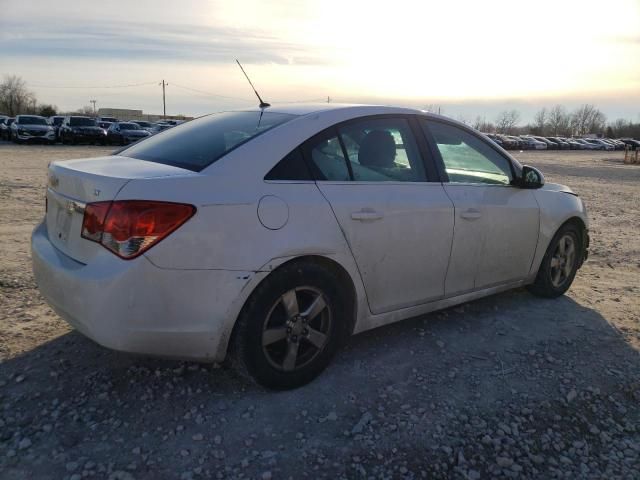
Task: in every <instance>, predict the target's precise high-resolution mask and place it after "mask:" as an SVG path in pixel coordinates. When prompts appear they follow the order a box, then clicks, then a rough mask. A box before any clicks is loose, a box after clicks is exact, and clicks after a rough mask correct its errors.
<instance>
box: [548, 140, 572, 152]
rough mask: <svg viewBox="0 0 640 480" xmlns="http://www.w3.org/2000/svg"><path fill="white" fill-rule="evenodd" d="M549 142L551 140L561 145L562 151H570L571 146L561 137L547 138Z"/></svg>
mask: <svg viewBox="0 0 640 480" xmlns="http://www.w3.org/2000/svg"><path fill="white" fill-rule="evenodd" d="M547 140H550V141H552V142H554V143H556V144H558V145H559V148H560V150H570V149H571V145H569V142H567V141H566V140H563V139H562V138H560V137H547Z"/></svg>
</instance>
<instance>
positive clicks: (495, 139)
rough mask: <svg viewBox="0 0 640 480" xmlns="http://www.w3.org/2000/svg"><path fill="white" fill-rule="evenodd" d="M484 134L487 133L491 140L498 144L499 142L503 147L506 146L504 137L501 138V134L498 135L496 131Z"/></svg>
mask: <svg viewBox="0 0 640 480" xmlns="http://www.w3.org/2000/svg"><path fill="white" fill-rule="evenodd" d="M483 135H486V136H487V137H489V138H490V139H491V140H493V141H494V142H495V143H496V144H498V145H500V146H501V147H502V148H504V142H503V141H502V139H501V138H500V136H499V135H496V134H495V133H483Z"/></svg>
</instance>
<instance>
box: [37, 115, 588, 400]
mask: <svg viewBox="0 0 640 480" xmlns="http://www.w3.org/2000/svg"><path fill="white" fill-rule="evenodd" d="M47 206H48V208H47V213H46V218H45V219H44V221H43V222H42V224H40V225H39V226H37V227H36V229H35V230H34V232H33V236H32V257H33V269H34V273H35V278H36V281H37V283H38V286H39V288H40V291H41V292H42V294H43V295H44V297H45V298H46V299H47V301H48V302H49V304H50V305H51V306H52V307H53V308H54V309H55V311H56V312H58V314H59V315H60V316H61V317H63V318H64V319H66V320H67V321H68V322H69V323H70V324H71V325H73V326H74V327H76V328H77V329H78V330H79V331H80V332H82V333H83V334H85V335H86V336H88V337H90V338H92V339H94V340H95V341H96V342H98V343H100V344H102V345H104V346H106V347H109V348H113V349H117V350H122V351H127V352H136V353H143V354H152V355H161V356H168V357H175V358H186V359H194V360H204V361H216V362H221V361H222V360H224V359H225V358H226V357H229V358H230V359H232V360H233V362H232V363H233V364H235V365H237V366H238V367H239V368H240V369H241V370H242V371H243V372H248V373H249V374H250V375H251V376H252V377H253V378H254V379H256V380H257V381H258V382H259V383H261V384H263V385H266V386H268V387H271V388H291V387H296V386H299V385H302V384H304V383H306V382H309V381H310V380H312V379H313V378H314V377H315V376H317V375H318V374H319V373H320V372H321V371H322V370H323V369H324V368H325V367H326V366H327V364H328V363H329V361H330V359H331V357H332V356H333V355H334V353H335V352H336V351H337V349H338V348H339V346H340V345H341V344H342V343H343V342H344V340H345V339H346V338H348V337H349V335H351V334H353V333H357V332H362V331H364V330H368V329H371V328H375V327H378V326H381V325H385V324H388V323H391V322H395V321H398V320H402V319H405V318H409V317H414V316H416V315H421V314H424V313H426V312H430V311H433V310H437V309H441V308H446V307H449V306H452V305H456V304H459V303H462V302H467V301H469V300H473V299H476V298H480V297H483V296H486V295H490V294H494V293H496V292H500V291H504V290H507V289H511V288H515V287H520V286H528V288H529V289H530V290H531V291H532V292H533V293H535V294H538V295H542V296H545V297H556V296H559V295H562V294H563V293H564V292H565V291H566V290H567V289H568V288H569V286H570V285H571V283H572V281H573V279H574V276H575V275H576V271H577V269H578V268H579V267H580V265H581V264H582V262H583V261H584V259H585V258H586V256H587V247H588V243H589V236H588V230H587V228H588V220H587V215H586V211H585V207H584V205H583V203H582V201H581V200H580V198H578V196H577V195H576V194H574V193H573V192H572V191H571V190H570V189H569V188H567V187H565V186H561V185H554V184H546V185H545V184H544V178H543V176H542V174H541V173H540V172H539V171H538V170H536V169H535V168H532V167H527V166H522V165H520V164H519V163H518V162H517V161H516V160H515V159H514V158H512V157H511V156H510V155H509V154H508V153H507V152H506V151H504V150H503V149H502V148H500V147H499V146H497V145H496V144H495V143H493V142H491V141H490V140H489V139H488V138H487V137H485V136H484V135H482V134H480V133H478V132H476V131H475V130H473V129H470V128H469V127H467V126H465V125H463V124H461V123H458V122H455V121H453V120H450V119H448V118H445V117H441V116H437V115H433V114H429V113H424V112H421V111H416V110H410V109H404V108H392V107H378V106H348V105H346V106H345V105H334V104H323V105H298V106H293V107H291V106H289V107H269V108H265V109H255V110H248V111H236V112H226V113H219V114H214V115H209V116H206V117H203V118H200V119H197V120H194V121H191V122H188V123H185V124H184V125H180V126H177V127H175V128H173V129H170V130H167V131H165V132H162V133H159V134H158V135H155V136H153V137H150V138H149V139H146V140H143V141H142V142H140V143H138V144H136V145H133V146H130V147H128V148H126V149H124V150H122V151H120V152H119V153H117V154H115V155H113V156H108V157H103V158H94V159H83V160H71V161H55V162H52V163H51V165H50V167H49V179H48V188H47Z"/></svg>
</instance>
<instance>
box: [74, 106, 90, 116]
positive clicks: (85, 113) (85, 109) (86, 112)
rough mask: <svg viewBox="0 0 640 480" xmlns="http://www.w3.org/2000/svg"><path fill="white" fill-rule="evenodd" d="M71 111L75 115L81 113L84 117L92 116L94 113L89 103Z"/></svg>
mask: <svg viewBox="0 0 640 480" xmlns="http://www.w3.org/2000/svg"><path fill="white" fill-rule="evenodd" d="M72 113H74V114H75V115H83V116H85V117H93V116H94V115H95V113H94V112H93V107H90V106H89V105H85V106H84V107H82V108H79V109H78V110H76V111H74V112H72Z"/></svg>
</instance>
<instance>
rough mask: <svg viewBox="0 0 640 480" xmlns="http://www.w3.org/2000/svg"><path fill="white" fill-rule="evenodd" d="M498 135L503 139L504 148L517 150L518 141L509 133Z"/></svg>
mask: <svg viewBox="0 0 640 480" xmlns="http://www.w3.org/2000/svg"><path fill="white" fill-rule="evenodd" d="M497 137H498V138H499V139H500V140H502V148H504V149H505V150H516V149H517V148H518V142H516V141H515V140H513V139H512V138H511V137H510V136H508V135H497Z"/></svg>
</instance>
